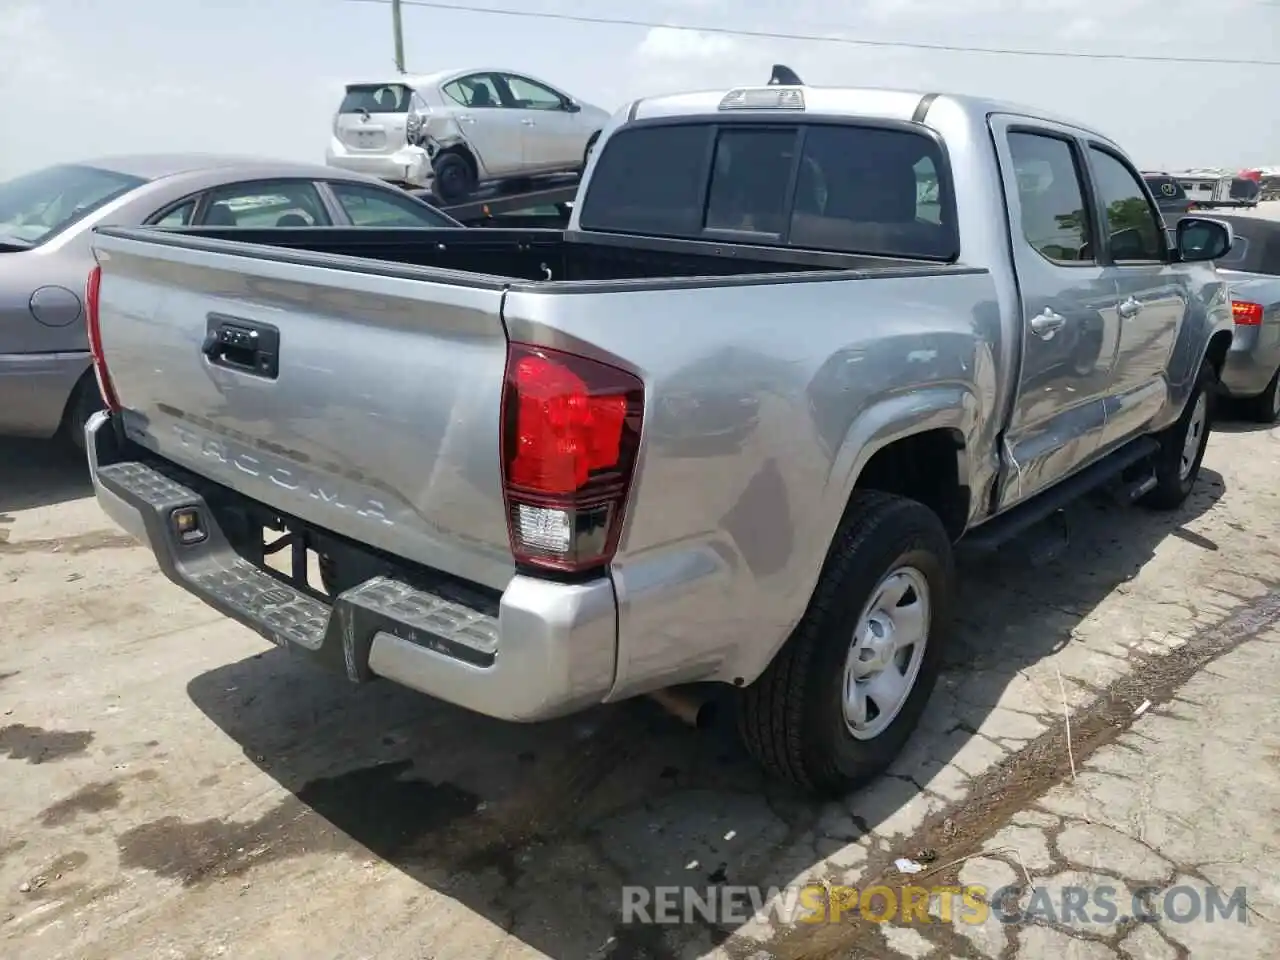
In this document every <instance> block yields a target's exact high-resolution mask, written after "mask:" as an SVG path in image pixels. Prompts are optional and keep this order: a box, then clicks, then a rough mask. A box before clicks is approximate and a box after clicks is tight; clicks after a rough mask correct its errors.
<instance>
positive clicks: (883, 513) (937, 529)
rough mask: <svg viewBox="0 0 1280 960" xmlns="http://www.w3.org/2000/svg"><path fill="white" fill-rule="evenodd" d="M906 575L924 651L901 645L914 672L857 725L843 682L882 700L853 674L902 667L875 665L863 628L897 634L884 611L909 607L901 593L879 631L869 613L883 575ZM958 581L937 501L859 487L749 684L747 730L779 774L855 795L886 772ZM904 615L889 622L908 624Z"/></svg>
mask: <svg viewBox="0 0 1280 960" xmlns="http://www.w3.org/2000/svg"><path fill="white" fill-rule="evenodd" d="M903 577H905V578H906V580H907V581H908V590H907V592H906V594H905V595H904V596H903V599H904V600H905V599H909V598H910V597H911V595H912V594H913V593H914V594H915V601H916V602H917V603H919V602H920V601H921V600H923V601H924V604H925V608H926V612H925V615H924V618H923V623H924V626H923V631H922V632H921V633H920V634H919V636H920V637H921V641H920V642H919V644H918V646H919V648H920V649H919V650H917V649H916V646H912V647H910V648H908V649H904V650H900V651H899V663H898V664H897V665H896V672H897V674H898V675H899V676H905V678H906V683H905V687H904V690H905V695H903V696H901V697H898V698H893V697H888V698H885V699H884V701H883V702H884V705H885V709H878V710H877V714H876V715H875V716H872V713H871V710H869V709H867V710H866V711H865V712H864V713H863V714H862V717H861V718H859V719H860V720H869V721H870V722H867V723H861V722H860V723H859V724H857V725H855V724H851V723H850V721H849V719H848V716H847V713H846V709H845V703H846V689H853V690H858V689H861V690H862V691H863V700H862V702H863V704H864V705H865V704H866V703H867V700H868V699H870V701H871V703H872V704H875V703H876V700H877V699H880V698H878V697H875V696H871V697H868V696H867V687H866V685H865V684H864V685H863V686H862V687H859V685H858V682H857V681H856V679H854V680H853V682H852V684H851V683H850V680H851V679H852V678H851V677H850V676H849V671H850V670H851V669H852V670H854V671H857V672H867V671H868V670H870V672H871V673H872V675H873V676H878V675H879V674H880V673H883V672H886V671H889V670H895V666H883V670H881V671H876V670H875V667H874V666H872V667H870V668H869V667H868V666H867V664H868V663H869V662H871V661H867V660H865V659H861V656H862V652H863V651H868V652H870V648H869V647H868V646H866V645H865V644H857V643H855V642H854V639H853V638H854V637H855V635H857V634H855V631H857V632H858V634H860V635H861V637H862V638H863V640H864V641H865V640H867V639H870V640H871V643H872V644H874V643H875V640H877V639H883V638H884V637H885V636H886V634H887V635H889V636H891V635H892V633H891V632H887V631H885V630H884V629H883V628H884V626H885V621H886V619H887V613H886V611H887V610H888V609H897V610H898V611H900V612H901V611H903V610H904V607H903V605H902V604H901V603H899V605H898V606H897V607H892V605H884V606H883V607H882V608H881V610H880V613H878V614H876V617H877V620H876V622H877V623H878V624H879V627H880V629H879V630H877V628H876V626H875V625H873V623H872V622H871V621H870V619H869V617H868V616H867V614H868V613H869V612H874V611H875V609H876V607H878V606H880V605H879V604H877V603H876V601H877V597H882V596H883V595H884V593H885V588H886V585H889V586H890V587H893V586H897V587H898V588H901V586H902V578H903ZM954 589H955V569H954V561H953V559H952V553H951V538H950V537H949V536H948V535H947V532H946V530H945V529H944V528H943V526H942V522H941V521H940V520H939V519H938V517H937V515H936V514H935V513H934V512H933V511H932V510H930V509H928V508H927V507H925V506H923V505H922V504H919V503H916V502H915V501H913V500H908V499H906V498H904V497H898V496H894V495H892V494H887V493H880V492H878V491H859V492H856V493H855V494H854V497H853V500H852V501H851V502H850V505H849V510H848V512H847V513H846V516H845V519H844V521H843V523H842V525H841V529H840V531H839V533H838V534H837V536H836V541H835V543H834V544H833V545H832V549H831V553H830V554H829V555H828V558H827V562H826V565H825V566H824V568H823V571H822V576H821V578H820V579H819V581H818V586H817V589H815V590H814V594H813V597H812V599H811V600H810V601H809V607H808V609H807V610H806V611H805V614H804V617H803V618H802V619H801V621H800V623H799V625H798V626H797V627H796V630H795V632H794V633H793V634H792V636H791V637H790V638H789V639H788V641H787V643H786V645H785V646H784V647H783V648H782V649H781V650H780V651H779V652H778V655H777V656H776V657H775V658H774V660H773V662H772V663H771V664H770V665H769V667H768V668H767V669H766V670H765V672H764V673H763V674H762V675H761V676H760V678H759V679H758V680H756V682H755V683H753V684H752V685H751V686H750V687H747V688H746V689H745V690H743V691H742V692H741V696H740V697H739V700H738V730H739V734H740V735H741V737H742V740H743V743H744V744H745V746H746V748H747V750H748V752H750V753H751V754H752V755H753V756H754V757H755V759H756V760H757V761H758V762H759V763H760V765H761V766H762V767H764V769H765V770H766V772H768V773H769V774H770V775H772V776H774V777H777V778H780V779H783V780H787V781H790V782H791V783H793V784H795V785H797V786H799V787H801V788H803V789H805V790H808V791H812V792H814V793H820V794H826V795H840V794H844V793H847V792H848V791H849V790H851V789H853V788H855V787H857V786H858V785H860V784H862V783H864V782H866V781H867V780H870V779H871V778H873V777H875V776H876V775H878V774H879V773H881V772H882V771H883V770H884V769H885V768H886V767H888V766H889V764H890V763H892V762H893V759H894V758H895V757H896V756H897V755H898V753H899V751H900V750H901V749H902V747H903V745H904V744H905V743H906V742H907V739H908V738H909V737H910V736H911V733H912V731H914V730H915V728H916V725H917V724H918V723H919V720H920V714H921V713H922V711H923V710H924V707H925V704H926V703H927V702H928V700H929V696H930V694H931V693H932V691H933V687H934V684H935V683H936V682H937V678H938V670H939V667H940V665H941V662H942V659H941V655H942V650H943V646H944V644H945V640H946V635H947V632H948V626H949V621H950V611H951V603H952V595H953V592H954ZM921 593H923V594H924V596H921ZM906 606H907V607H908V608H909V607H910V604H907V605H906ZM869 608H870V609H869ZM888 622H889V624H892V620H889V621H888ZM906 623H907V621H906V620H905V619H902V620H900V621H899V626H897V627H891V630H896V629H904V630H905V629H906V626H905V625H906ZM859 625H861V628H860V629H859ZM882 665H883V661H882ZM903 667H905V669H902V668H903ZM895 703H896V709H895V707H894V704H895ZM877 706H878V705H877ZM855 726H860V729H858V730H856V731H855Z"/></svg>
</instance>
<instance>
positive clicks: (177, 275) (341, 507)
mask: <svg viewBox="0 0 1280 960" xmlns="http://www.w3.org/2000/svg"><path fill="white" fill-rule="evenodd" d="M94 250H95V253H96V255H97V258H98V261H99V263H100V265H101V267H102V279H101V290H100V307H99V311H100V313H99V316H100V318H101V319H100V324H101V331H102V347H103V353H104V356H105V358H106V363H107V367H108V369H109V371H110V377H111V380H112V382H113V384H114V386H115V389H116V393H117V395H118V397H119V400H120V403H121V406H122V407H123V408H124V412H123V414H122V420H123V422H124V424H125V431H126V433H127V435H128V436H129V438H130V439H131V440H133V441H135V442H137V443H139V444H140V445H142V446H143V447H145V448H147V449H149V450H151V451H153V452H154V453H156V454H158V455H159V456H161V457H163V458H165V459H167V460H170V461H172V462H174V463H177V464H179V465H181V466H183V467H186V468H188V469H190V470H191V471H193V472H194V473H196V474H198V475H200V476H204V477H207V478H209V479H211V480H214V481H217V482H219V483H221V484H224V485H226V486H228V487H231V488H233V489H235V490H236V491H238V492H240V493H242V494H244V495H246V496H249V497H251V498H253V499H255V500H259V501H261V502H262V503H265V504H267V505H269V506H271V507H272V508H274V509H276V510H279V511H281V512H282V513H284V514H288V515H292V516H294V517H297V518H299V519H301V520H304V521H306V522H309V523H311V524H314V525H316V526H318V527H322V528H325V529H328V530H330V531H333V532H335V533H338V534H342V535H344V536H347V537H350V538H352V539H355V540H358V541H360V542H362V543H366V544H369V545H370V546H374V547H378V548H380V549H383V550H386V551H388V552H389V553H393V554H396V555H398V556H401V557H405V558H407V559H410V560H413V561H416V562H418V563H421V564H424V565H427V566H429V567H432V568H434V569H437V570H440V571H443V572H446V573H449V574H452V575H454V576H458V577H462V578H464V579H466V580H469V581H472V582H474V583H479V584H484V585H486V586H489V587H492V588H494V589H498V590H501V589H503V588H504V587H505V586H506V585H507V583H508V581H509V580H510V578H511V576H512V573H513V569H514V565H513V561H512V556H511V551H510V546H509V543H508V539H507V528H506V520H505V510H504V505H503V495H502V484H501V467H500V463H499V436H498V431H499V417H500V403H501V394H502V378H503V371H504V368H505V363H506V335H505V332H504V329H503V325H502V318H501V306H502V298H503V287H502V282H501V281H500V280H499V279H498V278H496V277H495V278H487V277H477V276H472V275H463V274H452V273H446V272H442V271H433V270H429V269H426V268H419V267H413V266H403V267H401V266H395V265H391V264H371V263H370V262H369V261H360V260H356V259H353V258H348V257H337V256H329V255H324V254H314V253H303V252H298V251H289V250H280V249H275V248H269V247H261V246H250V245H247V244H238V243H228V242H226V241H220V240H210V239H204V238H200V239H197V238H188V237H181V236H176V235H175V236H171V237H166V236H158V237H156V236H155V235H152V236H148V235H147V234H145V233H142V234H138V233H134V232H133V231H130V230H125V229H119V230H108V231H103V232H100V233H99V234H98V235H97V236H96V237H95V239H94ZM255 334H256V337H255ZM211 338H213V339H216V340H217V342H216V343H215V342H213V339H211ZM273 338H276V339H277V341H278V342H276V343H275V344H273V343H272V339H273Z"/></svg>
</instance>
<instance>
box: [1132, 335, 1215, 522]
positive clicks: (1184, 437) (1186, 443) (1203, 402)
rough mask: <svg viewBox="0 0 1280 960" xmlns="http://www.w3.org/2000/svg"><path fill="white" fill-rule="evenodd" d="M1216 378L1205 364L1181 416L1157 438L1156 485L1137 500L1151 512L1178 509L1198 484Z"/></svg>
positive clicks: (1208, 430)
mask: <svg viewBox="0 0 1280 960" xmlns="http://www.w3.org/2000/svg"><path fill="white" fill-rule="evenodd" d="M1217 379H1218V378H1217V375H1216V374H1215V373H1214V372H1213V367H1212V366H1210V365H1209V362H1208V361H1207V360H1206V361H1204V362H1203V363H1202V364H1201V365H1200V372H1199V373H1198V374H1197V375H1196V382H1195V386H1193V387H1192V388H1191V395H1190V396H1189V397H1187V404H1186V406H1185V407H1184V408H1183V410H1182V415H1181V416H1180V417H1178V419H1177V422H1175V423H1174V424H1173V425H1172V426H1170V427H1167V428H1166V429H1164V430H1163V431H1162V432H1161V433H1160V434H1159V436H1158V437H1157V439H1158V440H1159V441H1160V451H1159V453H1157V454H1156V460H1155V475H1156V485H1155V487H1153V488H1152V489H1151V490H1150V491H1149V492H1148V493H1147V494H1145V495H1144V496H1143V497H1142V499H1140V500H1139V501H1138V502H1139V503H1140V504H1141V505H1142V506H1144V507H1147V508H1149V509H1152V510H1176V509H1178V507H1180V506H1182V504H1183V502H1184V501H1185V500H1186V499H1187V496H1188V495H1189V494H1190V493H1191V488H1192V487H1194V486H1195V485H1196V478H1197V477H1199V476H1200V464H1201V462H1202V461H1203V460H1204V451H1205V447H1207V446H1208V443H1209V433H1210V431H1211V430H1212V427H1213V395H1214V388H1215V386H1216V383H1217ZM1184 455H1185V456H1184Z"/></svg>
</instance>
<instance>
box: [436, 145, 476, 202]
mask: <svg viewBox="0 0 1280 960" xmlns="http://www.w3.org/2000/svg"><path fill="white" fill-rule="evenodd" d="M431 168H432V170H434V171H435V183H434V184H433V186H432V189H433V192H434V193H435V195H436V196H437V197H439V198H440V199H441V200H443V201H444V202H445V203H460V202H461V201H463V200H465V199H466V198H467V197H469V196H471V194H473V193H474V192H475V189H476V175H475V171H474V170H472V168H471V164H469V163H468V162H467V159H466V158H465V157H463V156H462V155H461V154H457V153H442V154H440V156H438V157H436V159H435V163H433V164H432V165H431Z"/></svg>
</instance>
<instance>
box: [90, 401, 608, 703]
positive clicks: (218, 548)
mask: <svg viewBox="0 0 1280 960" xmlns="http://www.w3.org/2000/svg"><path fill="white" fill-rule="evenodd" d="M85 441H86V447H87V449H88V454H89V466H90V470H91V473H92V477H93V486H94V490H95V492H96V494H97V498H98V502H99V504H101V506H102V508H103V510H104V511H105V512H106V513H107V515H108V516H109V517H111V519H112V520H114V521H115V522H116V523H117V524H119V525H120V526H121V527H122V528H123V529H124V530H126V531H127V532H129V533H130V534H131V535H133V536H134V537H137V538H138V539H139V540H141V541H142V542H143V543H145V544H147V545H148V546H150V547H151V549H152V551H153V552H154V553H155V556H156V561H157V563H158V564H159V566H160V569H161V570H162V571H163V572H164V574H165V575H166V576H167V577H168V578H169V579H170V580H172V581H173V582H174V583H176V584H178V585H179V586H181V587H183V588H184V589H186V590H187V591H189V592H191V593H193V594H195V595H196V596H197V597H199V598H200V599H201V600H203V601H204V602H205V603H207V604H209V605H210V606H212V607H213V608H215V609H216V610H218V611H220V612H221V613H223V614H225V615H226V616H228V617H231V618H232V619H234V620H236V621H237V622H239V623H241V624H244V625H245V626H247V627H249V628H251V629H253V630H255V631H256V632H257V633H259V634H260V635H262V636H263V637H265V638H266V639H268V640H270V641H271V642H272V643H275V644H276V645H278V646H280V647H283V648H285V649H288V650H290V651H294V652H298V653H301V654H304V655H306V656H307V657H309V658H310V659H313V660H315V661H317V662H318V663H320V664H322V665H324V666H326V667H328V668H329V669H332V670H336V671H339V672H342V673H344V674H346V676H347V677H348V678H349V679H351V680H352V681H355V682H363V681H366V680H369V679H372V678H374V677H384V678H386V679H388V680H392V681H394V682H396V683H399V684H402V685H403V686H406V687H410V688H412V689H414V690H417V691H420V692H422V693H425V694H428V695H430V696H433V697H437V698H439V699H441V700H446V701H448V702H450V703H454V704H457V705H458V706H461V707H465V708H467V709H469V710H474V711H476V712H477V713H482V714H487V715H488V716H491V717H497V718H500V719H504V720H513V721H521V722H528V721H537V720H545V719H549V718H552V717H556V716H562V715H564V714H567V713H572V712H575V711H577V710H580V709H583V708H586V707H589V706H592V705H594V704H598V703H600V702H601V701H602V700H603V699H604V698H605V696H606V694H607V693H608V691H609V689H610V688H611V687H612V685H613V680H614V671H615V668H616V663H617V610H616V602H615V598H614V591H613V585H612V583H611V582H610V581H608V580H603V579H602V580H595V581H591V582H588V583H582V584H560V583H551V582H547V581H544V580H538V579H535V578H531V577H524V576H516V577H514V578H513V579H512V581H511V583H510V584H509V585H508V586H507V589H506V590H505V591H504V592H503V594H502V597H501V599H500V601H499V602H498V603H497V604H496V609H495V608H494V606H493V605H491V604H489V603H485V602H480V601H475V600H470V599H466V598H463V599H459V597H456V596H450V597H445V596H443V595H440V594H437V593H433V592H430V591H428V590H423V589H418V588H416V587H413V586H410V585H409V584H407V583H405V582H401V581H399V580H396V579H392V578H389V577H383V576H379V577H374V578H372V579H370V580H368V581H366V582H365V583H362V584H360V585H359V586H356V587H353V588H351V589H350V590H347V591H345V592H343V593H341V594H339V595H338V596H337V597H336V598H334V599H333V601H332V604H330V602H329V601H327V600H325V599H321V598H317V597H316V596H313V595H312V594H311V593H308V592H305V591H302V590H299V589H297V588H295V587H294V586H292V585H290V584H289V583H287V582H286V581H285V580H283V579H281V578H278V577H276V576H273V575H272V574H270V573H268V572H266V571H265V570H263V569H262V568H261V567H259V566H257V565H255V564H254V563H251V562H250V561H249V560H247V559H245V558H244V557H242V556H241V555H240V554H239V553H237V552H236V550H235V549H234V548H233V546H232V544H231V542H230V541H229V540H228V537H227V536H226V534H225V533H224V531H223V530H222V528H221V527H220V526H219V524H218V522H217V519H216V518H215V516H214V511H213V510H211V509H210V507H209V504H208V501H207V500H206V498H205V496H204V495H203V494H202V493H201V492H198V491H197V489H196V487H201V489H205V488H204V487H203V486H201V484H202V483H203V482H202V481H199V480H198V479H197V478H192V477H189V476H188V475H186V474H184V473H183V472H182V471H181V470H179V469H178V468H176V467H170V466H168V465H167V464H165V463H163V462H155V461H150V462H142V461H140V460H139V459H137V455H138V453H139V451H138V450H136V449H132V450H125V449H124V448H123V446H122V444H121V442H120V441H119V440H118V439H117V436H116V431H115V429H114V427H113V425H112V423H111V419H110V416H109V415H108V414H107V413H105V412H102V413H97V414H95V415H94V416H93V417H92V418H91V419H90V420H89V423H88V425H87V426H86V428H85ZM217 491H218V498H219V499H222V498H225V497H226V496H228V495H229V496H231V497H235V496H236V494H234V493H231V492H230V491H227V490H225V488H217ZM206 492H208V491H207V490H206ZM179 508H195V509H196V510H198V511H200V516H201V525H202V528H203V529H204V530H205V532H206V537H205V539H204V540H202V541H201V542H199V543H195V544H183V543H181V542H180V541H179V540H178V538H177V536H176V535H175V533H174V532H173V528H172V525H171V516H172V514H173V512H174V510H176V509H179Z"/></svg>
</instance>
